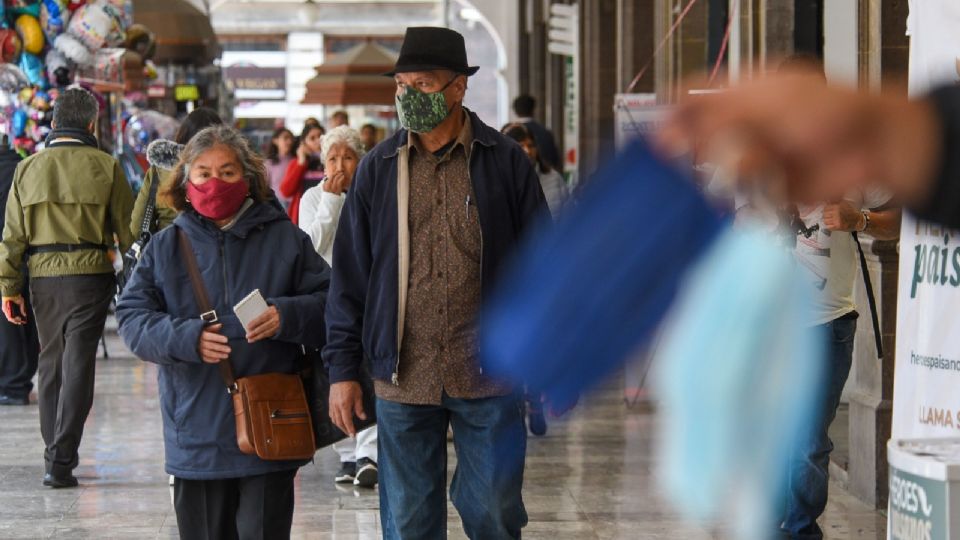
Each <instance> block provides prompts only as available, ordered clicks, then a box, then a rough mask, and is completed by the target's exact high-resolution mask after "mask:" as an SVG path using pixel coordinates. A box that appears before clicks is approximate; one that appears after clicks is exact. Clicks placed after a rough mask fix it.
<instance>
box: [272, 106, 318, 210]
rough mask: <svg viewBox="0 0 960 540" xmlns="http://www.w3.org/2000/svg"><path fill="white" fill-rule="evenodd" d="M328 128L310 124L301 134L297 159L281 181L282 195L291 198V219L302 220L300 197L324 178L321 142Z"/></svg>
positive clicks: (291, 162)
mask: <svg viewBox="0 0 960 540" xmlns="http://www.w3.org/2000/svg"><path fill="white" fill-rule="evenodd" d="M325 133H326V130H325V129H323V126H320V125H319V124H317V125H313V124H308V125H307V126H306V127H304V128H303V134H302V135H300V146H298V147H297V159H295V160H292V161H290V165H288V166H287V172H286V173H285V174H284V176H283V181H282V182H280V195H281V196H282V197H288V198H289V199H290V206H288V207H287V214H288V215H289V216H290V220H291V221H293V222H294V223H297V222H298V221H299V220H300V199H301V198H302V197H303V194H304V192H306V191H307V190H308V189H310V188H312V187H314V186H317V185H319V184H320V182H321V181H322V180H323V160H322V159H320V152H321V148H320V143H321V141H322V140H323V135H324V134H325Z"/></svg>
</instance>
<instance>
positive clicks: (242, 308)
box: [233, 289, 269, 330]
mask: <svg viewBox="0 0 960 540" xmlns="http://www.w3.org/2000/svg"><path fill="white" fill-rule="evenodd" d="M267 309H269V306H267V301H266V300H264V299H263V295H262V294H260V289H254V290H253V292H251V293H250V294H248V295H247V297H246V298H244V299H243V300H241V301H240V303H239V304H237V305H235V306H233V312H234V313H236V314H237V318H238V319H240V324H242V325H243V328H244V329H245V330H249V329H250V323H251V322H253V321H254V319H256V318H257V317H259V316H260V315H263V312H264V311H266V310H267Z"/></svg>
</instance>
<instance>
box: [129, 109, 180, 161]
mask: <svg viewBox="0 0 960 540" xmlns="http://www.w3.org/2000/svg"><path fill="white" fill-rule="evenodd" d="M179 127H180V125H179V123H178V122H177V121H176V119H174V118H171V117H169V116H167V115H165V114H162V113H159V112H157V111H151V110H142V111H139V112H137V113H136V114H134V115H133V116H131V117H130V120H129V121H128V122H127V125H126V127H125V128H124V130H123V134H124V137H125V138H126V141H127V144H128V145H130V146H131V147H132V148H133V149H134V150H136V151H137V152H139V153H141V154H142V153H144V152H146V151H147V145H148V144H149V143H150V142H152V141H153V140H155V139H173V138H174V136H175V135H176V133H177V128H179Z"/></svg>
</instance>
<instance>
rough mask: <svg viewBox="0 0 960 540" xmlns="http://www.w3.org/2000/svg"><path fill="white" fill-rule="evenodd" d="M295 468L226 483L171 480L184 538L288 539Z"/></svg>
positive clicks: (178, 520) (223, 539)
mask: <svg viewBox="0 0 960 540" xmlns="http://www.w3.org/2000/svg"><path fill="white" fill-rule="evenodd" d="M296 475H297V469H291V470H288V471H280V472H275V473H269V474H261V475H259V476H249V477H246V478H229V479H226V480H184V479H183V478H176V479H174V482H173V506H174V509H175V510H176V512H177V527H178V528H179V529H180V538H181V539H182V540H221V539H222V540H227V539H234V538H239V539H241V540H268V539H274V538H277V539H282V538H290V526H291V525H292V524H293V479H294V477H295V476H296Z"/></svg>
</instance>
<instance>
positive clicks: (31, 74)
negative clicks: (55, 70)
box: [20, 51, 47, 88]
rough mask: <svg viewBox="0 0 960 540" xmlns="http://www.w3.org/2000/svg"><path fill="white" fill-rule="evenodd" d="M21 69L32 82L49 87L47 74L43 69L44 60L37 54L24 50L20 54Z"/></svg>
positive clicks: (35, 84)
mask: <svg viewBox="0 0 960 540" xmlns="http://www.w3.org/2000/svg"><path fill="white" fill-rule="evenodd" d="M20 69H21V70H23V73H24V75H26V76H27V80H29V81H30V84H32V85H34V86H39V87H40V88H46V87H47V76H46V73H44V70H43V62H42V61H41V60H40V59H39V58H37V56H36V55H34V54H31V53H28V52H26V51H24V53H23V54H21V55H20Z"/></svg>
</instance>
